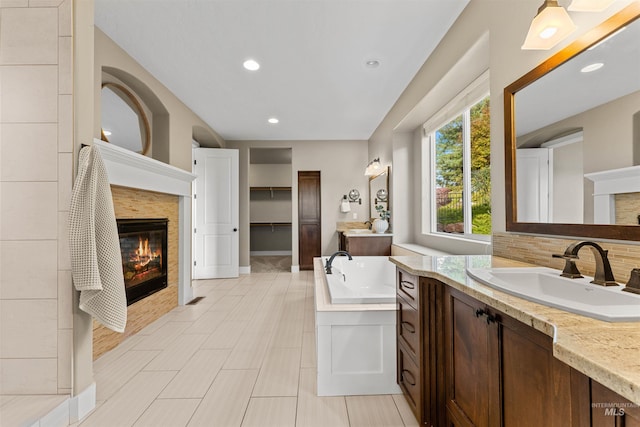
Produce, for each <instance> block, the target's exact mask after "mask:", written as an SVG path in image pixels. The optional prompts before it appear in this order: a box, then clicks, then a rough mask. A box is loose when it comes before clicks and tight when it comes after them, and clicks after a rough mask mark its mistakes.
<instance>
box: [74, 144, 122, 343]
mask: <svg viewBox="0 0 640 427" xmlns="http://www.w3.org/2000/svg"><path fill="white" fill-rule="evenodd" d="M69 246H70V251H71V269H72V274H73V284H74V285H75V288H76V289H77V290H79V291H80V309H81V310H82V311H85V312H87V313H89V314H90V315H91V316H93V317H94V318H95V319H96V320H98V321H99V322H100V323H102V324H103V325H105V326H106V327H107V328H109V329H112V330H114V331H116V332H124V328H125V326H126V324H127V297H126V294H125V287H124V277H123V274H122V255H121V254H120V240H119V238H118V226H117V224H116V217H115V213H114V211H113V199H112V196H111V187H110V186H109V179H108V176H107V170H106V168H105V166H104V163H103V162H102V157H101V156H100V152H99V150H98V149H97V148H94V147H90V146H89V147H84V148H83V149H81V150H80V160H79V162H78V175H77V177H76V181H75V183H74V185H73V193H72V195H71V209H70V212H69Z"/></svg>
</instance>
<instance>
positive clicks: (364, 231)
mask: <svg viewBox="0 0 640 427" xmlns="http://www.w3.org/2000/svg"><path fill="white" fill-rule="evenodd" d="M347 234H373V231H371V230H369V229H367V228H351V229H349V230H347Z"/></svg>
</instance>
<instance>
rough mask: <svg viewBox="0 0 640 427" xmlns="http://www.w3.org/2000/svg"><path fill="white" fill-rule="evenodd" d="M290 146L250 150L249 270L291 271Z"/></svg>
mask: <svg viewBox="0 0 640 427" xmlns="http://www.w3.org/2000/svg"><path fill="white" fill-rule="evenodd" d="M291 176H292V169H291V148H251V149H250V150H249V225H250V229H249V254H250V265H251V272H252V273H267V272H279V271H287V272H289V271H291V254H292V249H291V248H292V234H291V233H292V232H291V218H292V203H291V182H292V178H291Z"/></svg>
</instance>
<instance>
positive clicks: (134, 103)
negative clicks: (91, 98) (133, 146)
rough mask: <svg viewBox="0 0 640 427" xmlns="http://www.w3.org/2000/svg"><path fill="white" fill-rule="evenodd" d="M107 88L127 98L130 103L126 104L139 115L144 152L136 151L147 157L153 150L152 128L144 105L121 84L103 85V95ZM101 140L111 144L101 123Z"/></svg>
mask: <svg viewBox="0 0 640 427" xmlns="http://www.w3.org/2000/svg"><path fill="white" fill-rule="evenodd" d="M105 87H108V88H110V89H111V90H113V91H114V92H115V93H116V94H117V95H120V96H121V97H122V96H126V97H127V98H128V101H129V102H127V101H126V100H125V102H126V103H127V104H128V105H129V106H130V107H131V109H132V110H133V112H134V113H136V114H137V116H138V118H139V119H140V122H141V129H140V130H141V132H142V133H144V135H143V136H142V141H140V143H141V144H142V150H140V151H136V153H139V154H142V155H143V156H144V155H146V154H147V153H148V152H149V148H151V127H150V126H149V119H148V118H147V115H146V114H145V112H144V109H143V108H142V104H140V101H138V98H136V96H135V95H134V94H133V93H132V92H131V91H130V90H129V89H127V88H126V87H124V86H122V85H121V84H118V83H111V82H106V83H102V86H101V88H100V89H101V93H102V89H104V88H105ZM114 89H115V90H114ZM100 139H101V140H103V141H104V142H109V139H108V138H107V136H106V135H105V134H104V129H103V128H102V123H100Z"/></svg>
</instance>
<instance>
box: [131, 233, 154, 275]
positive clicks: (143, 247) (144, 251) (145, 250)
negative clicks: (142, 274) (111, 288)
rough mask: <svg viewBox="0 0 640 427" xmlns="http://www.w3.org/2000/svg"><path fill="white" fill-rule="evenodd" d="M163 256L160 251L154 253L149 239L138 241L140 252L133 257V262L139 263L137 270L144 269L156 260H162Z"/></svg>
mask: <svg viewBox="0 0 640 427" xmlns="http://www.w3.org/2000/svg"><path fill="white" fill-rule="evenodd" d="M160 257H161V254H160V251H159V250H156V251H152V250H151V248H150V247H149V239H142V237H140V238H139V239H138V250H136V251H135V256H134V257H132V258H133V259H132V261H135V262H136V263H137V265H136V268H143V267H145V266H146V265H147V264H149V263H150V262H151V261H153V260H154V259H157V258H160Z"/></svg>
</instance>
